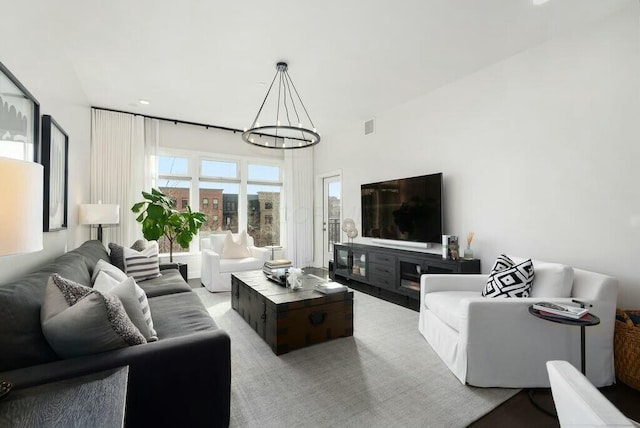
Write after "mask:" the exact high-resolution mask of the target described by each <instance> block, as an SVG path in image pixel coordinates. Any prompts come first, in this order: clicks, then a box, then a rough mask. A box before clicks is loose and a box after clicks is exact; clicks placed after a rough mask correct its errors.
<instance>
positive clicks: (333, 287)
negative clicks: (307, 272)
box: [313, 281, 348, 294]
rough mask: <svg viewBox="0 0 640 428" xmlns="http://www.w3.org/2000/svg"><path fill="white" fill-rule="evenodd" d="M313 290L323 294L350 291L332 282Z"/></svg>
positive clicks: (315, 287) (316, 286)
mask: <svg viewBox="0 0 640 428" xmlns="http://www.w3.org/2000/svg"><path fill="white" fill-rule="evenodd" d="M313 289H314V290H316V291H318V292H320V293H323V294H332V293H339V292H341V291H347V290H348V288H347V286H345V285H342V284H338V283H337V282H332V281H329V282H325V283H323V284H316V285H315V286H314V287H313Z"/></svg>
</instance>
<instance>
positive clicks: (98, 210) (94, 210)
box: [78, 204, 120, 224]
mask: <svg viewBox="0 0 640 428" xmlns="http://www.w3.org/2000/svg"><path fill="white" fill-rule="evenodd" d="M78 220H79V223H80V224H118V223H120V205H116V204H80V210H79V213H78Z"/></svg>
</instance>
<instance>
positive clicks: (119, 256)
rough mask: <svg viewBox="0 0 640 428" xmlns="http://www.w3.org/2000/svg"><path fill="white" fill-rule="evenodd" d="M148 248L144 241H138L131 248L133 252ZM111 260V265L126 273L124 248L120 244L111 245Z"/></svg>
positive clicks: (111, 243)
mask: <svg viewBox="0 0 640 428" xmlns="http://www.w3.org/2000/svg"><path fill="white" fill-rule="evenodd" d="M145 248H147V241H145V240H144V239H138V240H137V241H136V242H134V243H133V245H132V246H131V249H132V250H136V251H142V250H144V249H145ZM109 251H110V253H109V259H111V264H112V265H114V266H116V267H117V268H118V269H120V270H121V271H123V272H124V271H125V268H124V247H123V246H121V245H118V244H114V243H113V242H110V243H109Z"/></svg>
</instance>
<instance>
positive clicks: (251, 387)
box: [195, 288, 519, 428]
mask: <svg viewBox="0 0 640 428" xmlns="http://www.w3.org/2000/svg"><path fill="white" fill-rule="evenodd" d="M195 291H196V293H197V294H198V296H200V298H201V300H202V301H203V302H204V304H205V306H206V307H207V309H208V311H209V313H210V314H211V315H212V316H213V317H214V319H215V320H216V322H217V323H218V325H219V326H220V327H221V328H223V329H225V330H226V331H227V332H228V333H229V335H230V336H231V366H232V378H231V379H232V380H231V426H232V427H367V428H371V427H445V426H446V427H464V426H467V425H469V424H470V423H471V422H473V421H475V420H477V419H478V418H480V417H482V416H483V415H485V414H486V413H488V412H489V411H491V410H492V409H494V408H495V407H497V406H498V405H499V404H501V403H503V402H504V401H506V400H507V399H509V398H510V397H512V396H513V395H515V394H516V393H517V392H518V391H519V390H518V389H502V388H474V387H470V386H465V385H462V384H461V383H460V382H459V381H458V380H457V379H456V378H455V377H454V376H453V374H451V372H450V371H449V370H448V369H447V367H446V366H445V365H444V363H443V362H442V361H441V360H440V359H439V358H438V356H437V355H436V354H435V353H434V352H433V351H432V350H431V347H430V346H429V344H428V343H427V342H426V341H425V340H424V338H423V337H422V336H421V335H420V333H419V332H418V313H417V312H415V311H412V310H410V309H406V308H403V307H400V306H397V305H394V304H392V303H389V302H385V301H383V300H380V299H377V298H375V297H372V296H369V295H367V294H364V293H360V292H358V291H354V335H353V337H349V338H341V339H336V340H333V341H329V342H325V343H322V344H318V345H314V346H310V347H308V348H304V349H299V350H296V351H292V352H290V353H288V354H284V355H281V356H276V355H275V354H274V353H273V352H272V351H271V349H270V348H269V347H268V346H267V344H266V343H265V342H264V341H263V340H262V339H261V338H260V337H259V336H258V335H257V334H256V332H255V331H253V330H252V329H251V327H250V326H249V325H248V324H247V323H246V322H245V321H244V320H243V319H242V317H240V315H238V313H236V312H235V311H234V310H233V309H231V302H230V298H231V295H230V293H228V292H227V293H209V292H208V291H207V290H206V289H204V288H200V289H197V290H195Z"/></svg>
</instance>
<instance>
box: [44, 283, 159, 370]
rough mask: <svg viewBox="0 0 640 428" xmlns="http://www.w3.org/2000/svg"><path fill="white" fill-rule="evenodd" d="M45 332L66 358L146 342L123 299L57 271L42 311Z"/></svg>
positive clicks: (57, 351)
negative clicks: (132, 320) (67, 277)
mask: <svg viewBox="0 0 640 428" xmlns="http://www.w3.org/2000/svg"><path fill="white" fill-rule="evenodd" d="M40 320H41V322H42V332H43V334H44V336H45V338H46V339H47V342H49V345H50V346H51V348H53V350H54V351H55V352H56V353H57V354H58V355H59V356H60V357H62V358H72V357H78V356H81V355H91V354H96V353H98V352H104V351H109V350H111V349H117V348H124V347H127V346H132V345H139V344H142V343H146V342H147V341H146V340H145V338H144V336H143V335H142V334H141V333H140V330H138V328H137V327H136V326H135V325H134V324H133V323H132V322H131V319H129V316H128V315H127V312H126V311H125V309H124V307H123V306H122V303H121V302H120V299H118V297H116V296H108V295H104V294H103V293H100V292H99V291H96V290H94V289H92V288H89V287H85V286H84V285H81V284H78V283H76V282H73V281H70V280H68V279H65V278H62V277H61V276H60V275H58V274H53V275H51V277H50V278H49V282H48V283H47V288H46V291H45V297H44V302H43V304H42V308H41V311H40Z"/></svg>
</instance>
